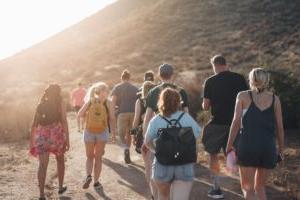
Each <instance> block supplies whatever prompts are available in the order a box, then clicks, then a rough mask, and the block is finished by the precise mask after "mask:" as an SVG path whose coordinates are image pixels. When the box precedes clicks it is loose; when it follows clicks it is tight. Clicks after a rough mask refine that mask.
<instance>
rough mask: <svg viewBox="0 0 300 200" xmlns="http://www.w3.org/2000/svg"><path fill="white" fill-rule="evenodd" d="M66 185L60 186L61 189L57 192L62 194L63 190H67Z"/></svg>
mask: <svg viewBox="0 0 300 200" xmlns="http://www.w3.org/2000/svg"><path fill="white" fill-rule="evenodd" d="M67 189H68V188H67V186H64V187H62V188H61V189H59V190H58V194H63V193H65V191H67Z"/></svg>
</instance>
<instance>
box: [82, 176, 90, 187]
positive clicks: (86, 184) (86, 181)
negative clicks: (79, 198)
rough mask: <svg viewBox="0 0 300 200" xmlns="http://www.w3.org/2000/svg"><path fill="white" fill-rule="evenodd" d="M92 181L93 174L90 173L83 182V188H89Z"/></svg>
mask: <svg viewBox="0 0 300 200" xmlns="http://www.w3.org/2000/svg"><path fill="white" fill-rule="evenodd" d="M91 182H92V176H91V175H88V176H87V177H86V179H85V181H84V183H83V186H82V188H83V189H88V188H89V186H90V183H91Z"/></svg>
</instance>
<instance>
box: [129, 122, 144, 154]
mask: <svg viewBox="0 0 300 200" xmlns="http://www.w3.org/2000/svg"><path fill="white" fill-rule="evenodd" d="M130 135H132V136H134V137H135V151H136V152H137V153H141V152H142V150H141V148H142V145H143V143H144V136H143V127H142V125H139V126H138V127H136V128H133V129H131V130H130Z"/></svg>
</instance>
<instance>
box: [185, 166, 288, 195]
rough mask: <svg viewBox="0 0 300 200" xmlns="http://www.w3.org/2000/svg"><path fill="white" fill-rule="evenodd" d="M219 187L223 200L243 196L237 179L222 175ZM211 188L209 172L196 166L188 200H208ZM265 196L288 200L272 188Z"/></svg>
mask: <svg viewBox="0 0 300 200" xmlns="http://www.w3.org/2000/svg"><path fill="white" fill-rule="evenodd" d="M220 182H221V187H222V190H223V191H224V196H225V199H230V200H242V199H244V198H243V194H242V191H241V187H240V182H239V179H238V177H236V178H233V177H231V176H225V175H223V176H222V177H221V178H220ZM211 187H212V182H211V178H210V171H209V169H208V168H206V167H204V166H202V165H199V164H197V165H196V166H195V180H194V184H193V188H192V191H191V195H190V200H206V199H207V200H208V199H210V198H208V197H207V192H208V191H209V189H211ZM266 190H267V196H268V197H269V199H272V200H290V199H289V198H288V197H287V196H286V194H285V193H283V192H281V191H279V190H276V189H275V188H273V187H267V188H266Z"/></svg>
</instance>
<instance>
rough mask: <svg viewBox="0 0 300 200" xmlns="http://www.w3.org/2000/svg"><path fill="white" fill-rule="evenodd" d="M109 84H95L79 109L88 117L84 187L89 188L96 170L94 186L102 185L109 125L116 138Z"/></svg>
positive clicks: (85, 140) (85, 138)
mask: <svg viewBox="0 0 300 200" xmlns="http://www.w3.org/2000/svg"><path fill="white" fill-rule="evenodd" d="M108 92H109V91H108V86H107V85H106V84H105V83H103V82H98V83H95V84H93V85H92V86H91V87H90V88H89V90H88V93H87V96H86V99H85V104H84V105H83V107H82V108H81V109H80V110H79V112H78V115H79V117H86V127H85V129H84V134H83V137H84V143H85V149H86V157H87V159H86V173H87V177H86V179H85V181H84V184H83V186H82V187H83V189H87V188H88V187H89V185H90V183H91V182H92V171H93V170H94V187H95V188H96V189H97V188H99V187H101V184H100V182H99V178H100V173H101V169H102V156H103V155H104V148H105V144H106V143H107V142H108V140H109V127H110V128H111V134H112V137H113V140H115V119H114V118H115V117H114V112H113V109H112V107H111V103H110V101H109V100H108V99H107V97H108Z"/></svg>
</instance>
